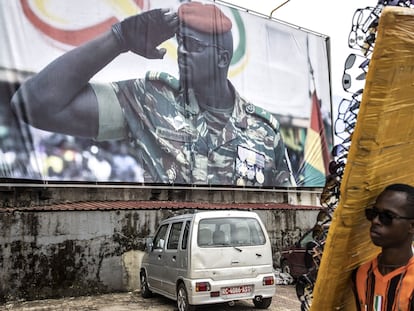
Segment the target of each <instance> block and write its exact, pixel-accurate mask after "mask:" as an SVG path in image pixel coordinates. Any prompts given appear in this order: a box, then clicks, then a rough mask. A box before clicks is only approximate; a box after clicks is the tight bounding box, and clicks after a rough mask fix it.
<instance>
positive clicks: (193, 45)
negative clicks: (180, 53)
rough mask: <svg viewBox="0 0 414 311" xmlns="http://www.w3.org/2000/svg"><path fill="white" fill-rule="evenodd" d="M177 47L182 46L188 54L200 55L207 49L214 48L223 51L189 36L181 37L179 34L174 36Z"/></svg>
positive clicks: (219, 47)
mask: <svg viewBox="0 0 414 311" xmlns="http://www.w3.org/2000/svg"><path fill="white" fill-rule="evenodd" d="M176 37H177V43H178V45H182V46H183V47H184V49H185V50H186V51H187V52H190V53H201V52H203V51H204V50H205V49H206V48H208V47H215V48H217V49H223V48H222V47H221V46H218V45H215V44H211V43H206V42H203V41H200V40H198V39H196V38H194V37H191V36H181V35H179V34H177V35H176Z"/></svg>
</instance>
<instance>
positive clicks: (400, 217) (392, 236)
mask: <svg viewBox="0 0 414 311" xmlns="http://www.w3.org/2000/svg"><path fill="white" fill-rule="evenodd" d="M365 216H366V218H367V220H368V221H370V222H371V227H370V237H371V240H372V242H373V243H374V244H375V245H376V246H379V247H381V253H380V254H379V255H378V256H377V257H376V258H374V259H373V260H371V261H369V262H366V263H364V264H362V265H361V266H360V267H358V268H357V269H356V270H354V272H353V275H352V279H353V285H354V293H355V298H356V304H357V310H363V311H386V310H390V311H410V310H414V257H413V237H414V187H412V186H410V185H406V184H392V185H389V186H387V187H386V188H385V189H384V190H383V191H382V192H381V194H380V195H379V196H378V198H377V199H376V202H375V204H374V206H373V207H370V208H367V209H366V210H365Z"/></svg>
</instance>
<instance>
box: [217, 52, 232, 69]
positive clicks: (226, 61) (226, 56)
mask: <svg viewBox="0 0 414 311" xmlns="http://www.w3.org/2000/svg"><path fill="white" fill-rule="evenodd" d="M218 57H219V58H218V65H219V67H221V68H224V67H228V66H229V65H230V62H231V57H230V53H229V51H227V50H222V49H220V50H219V53H218Z"/></svg>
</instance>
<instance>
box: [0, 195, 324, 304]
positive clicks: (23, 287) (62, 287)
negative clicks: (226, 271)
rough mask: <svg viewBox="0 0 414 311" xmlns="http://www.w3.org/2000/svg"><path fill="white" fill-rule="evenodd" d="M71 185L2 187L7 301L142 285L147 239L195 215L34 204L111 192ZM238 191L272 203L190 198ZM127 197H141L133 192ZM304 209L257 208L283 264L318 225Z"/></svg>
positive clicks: (1, 267)
mask: <svg viewBox="0 0 414 311" xmlns="http://www.w3.org/2000/svg"><path fill="white" fill-rule="evenodd" d="M67 190H68V191H67V193H66V196H65V195H64V191H63V190H59V189H58V190H57V191H56V192H54V191H53V190H51V189H46V191H47V192H50V194H51V195H48V196H40V195H38V193H39V191H37V190H33V189H28V190H27V191H26V192H21V189H19V190H18V192H19V193H18V195H16V192H13V191H11V192H7V191H6V192H1V191H0V195H3V197H2V200H0V202H2V204H3V206H0V303H1V302H5V301H9V300H15V299H21V298H22V299H29V300H31V299H42V298H52V297H60V296H72V295H73V296H77V295H87V294H93V293H105V292H111V291H130V290H134V289H137V288H139V277H138V271H139V267H140V260H141V258H142V251H143V249H144V244H145V237H147V236H148V235H153V234H154V231H155V230H156V227H157V225H158V223H159V221H160V220H161V219H164V218H166V217H169V216H172V215H177V214H182V213H185V212H193V211H192V210H186V209H183V208H180V209H152V210H149V209H134V210H130V209H129V210H122V209H114V210H81V211H79V210H73V211H64V210H35V209H30V207H31V206H38V205H40V206H46V205H45V202H46V201H47V202H48V203H49V204H50V203H53V204H57V203H62V202H67V199H63V198H72V201H73V198H75V197H77V198H78V199H82V200H85V198H84V197H88V199H89V200H90V199H91V198H95V199H96V198H101V197H102V196H103V197H107V196H108V197H109V196H110V194H108V193H107V194H102V193H100V192H99V193H98V192H97V193H98V194H97V195H95V196H90V193H91V192H95V191H91V190H89V191H87V190H86V191H85V190H83V191H82V190H78V192H79V194H78V195H77V196H76V195H75V194H74V193H72V191H73V190H71V189H67ZM101 191H102V190H101ZM75 192H76V191H75ZM102 192H105V191H102ZM121 192H122V191H121ZM34 193H37V195H34ZM115 193H116V192H115V191H114V194H113V196H112V197H111V198H113V197H117V196H121V197H124V194H122V195H120V194H119V193H118V194H115ZM159 194H160V196H161V197H162V198H164V197H168V194H164V193H163V191H161V193H159ZM186 195H187V196H188V195H189V194H188V193H187V194H186ZM149 196H150V195H148V196H145V195H144V196H142V197H144V198H147V197H149ZM237 196H244V198H243V200H241V202H246V201H247V202H249V201H250V202H251V201H253V202H272V200H268V201H266V200H264V199H263V198H264V197H265V196H269V195H266V194H263V193H261V194H260V193H259V194H258V195H257V196H254V195H253V193H250V194H244V195H243V194H242V193H238V194H234V193H233V194H231V193H218V192H217V193H209V194H207V193H204V194H201V193H199V192H195V193H193V194H192V195H191V196H190V199H191V200H192V201H193V202H194V201H202V200H203V199H204V200H207V201H208V202H227V203H231V202H234V197H237ZM59 197H60V198H62V199H58V198H59ZM128 197H134V198H137V197H135V196H134V195H132V194H129V195H128ZM195 197H197V198H198V199H195ZM270 197H271V196H270ZM292 197H293V199H292ZM303 197H304V195H303V194H301V195H296V196H295V195H292V194H286V193H285V194H279V195H277V196H276V198H277V200H278V201H279V202H280V201H281V202H286V201H288V200H289V198H291V199H290V200H291V202H293V201H296V202H298V201H300V202H301V203H303V202H304V201H303ZM308 197H309V198H311V199H312V200H316V199H315V198H312V197H316V194H313V195H308ZM206 198H207V199H206ZM281 198H284V200H283V199H281ZM50 201H52V202H50ZM307 203H309V202H307ZM42 204H43V205H42ZM12 206H14V207H12ZM11 207H12V208H11ZM297 208H298V209H294V208H293V209H260V210H256V212H257V213H258V214H259V216H260V217H261V218H262V220H263V222H264V223H265V225H266V228H267V230H268V233H269V236H270V238H271V240H272V245H273V252H274V261H275V266H277V265H278V263H279V258H280V254H279V252H280V249H281V248H282V247H284V246H288V245H291V244H292V243H294V242H295V241H296V240H297V238H298V237H299V235H300V234H301V233H302V232H303V231H305V230H307V229H309V228H311V227H313V226H314V224H315V222H316V216H317V213H318V209H313V210H312V209H300V207H299V206H297Z"/></svg>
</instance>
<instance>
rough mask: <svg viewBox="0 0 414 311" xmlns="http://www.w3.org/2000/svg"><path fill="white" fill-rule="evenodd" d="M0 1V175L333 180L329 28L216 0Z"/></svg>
mask: <svg viewBox="0 0 414 311" xmlns="http://www.w3.org/2000/svg"><path fill="white" fill-rule="evenodd" d="M0 6H1V7H0V16H1V18H0V24H1V27H0V38H1V40H2V42H6V44H3V45H2V47H1V53H0V112H1V114H0V116H1V117H0V178H2V179H3V180H5V179H6V180H9V181H10V180H11V181H16V180H35V181H40V182H44V181H47V182H49V181H63V182H68V183H71V182H76V183H78V182H86V183H88V182H98V183H99V182H104V183H106V182H115V183H118V182H120V183H133V184H136V183H139V184H163V185H164V184H165V185H208V186H235V187H271V188H273V187H318V186H323V185H324V184H325V175H326V174H327V173H326V172H327V167H328V163H329V154H328V150H329V149H330V148H329V145H330V144H331V141H332V133H331V94H330V75H329V38H327V37H326V36H323V35H320V34H316V33H313V32H311V31H308V30H305V29H301V28H299V27H294V26H292V25H289V24H286V23H283V22H281V21H277V20H274V19H270V18H267V17H264V16H260V15H257V14H252V13H249V12H247V11H244V10H241V9H240V8H235V7H231V6H229V5H227V4H225V3H221V2H217V1H216V2H210V1H204V2H203V3H200V2H186V1H178V0H168V1H167V0H163V1H156V0H135V1H133V0H124V1H97V0H88V1H80V0H74V1H70V2H62V1H58V0H48V1H45V0H43V1H42V0H41V1H39V0H37V1H34V0H18V1H3V2H1V3H0ZM159 9H160V10H159Z"/></svg>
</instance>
